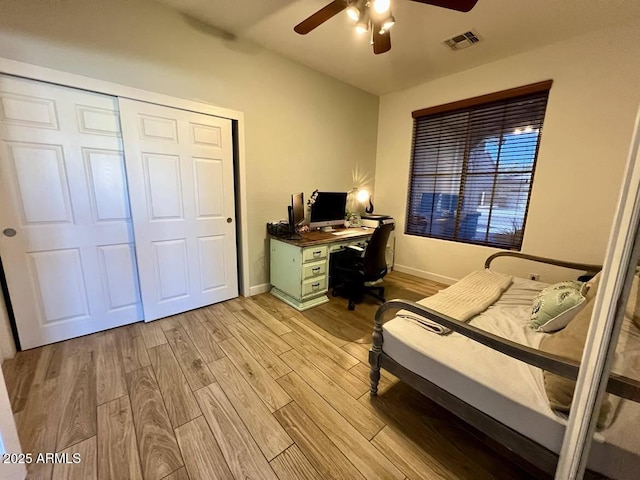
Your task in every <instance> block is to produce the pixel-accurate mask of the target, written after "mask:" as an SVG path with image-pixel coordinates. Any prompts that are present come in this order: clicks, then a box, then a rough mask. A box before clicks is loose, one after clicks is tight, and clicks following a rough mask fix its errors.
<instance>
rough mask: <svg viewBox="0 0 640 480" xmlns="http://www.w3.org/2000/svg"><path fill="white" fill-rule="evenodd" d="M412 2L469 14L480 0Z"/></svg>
mask: <svg viewBox="0 0 640 480" xmlns="http://www.w3.org/2000/svg"><path fill="white" fill-rule="evenodd" d="M411 1H412V2H418V3H426V4H427V5H435V6H436V7H442V8H448V9H449V10H457V11H458V12H468V11H469V10H471V9H472V8H473V7H475V6H476V3H478V0H411Z"/></svg>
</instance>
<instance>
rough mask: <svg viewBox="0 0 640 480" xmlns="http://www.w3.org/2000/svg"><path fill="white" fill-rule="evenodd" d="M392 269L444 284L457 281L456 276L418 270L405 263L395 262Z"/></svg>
mask: <svg viewBox="0 0 640 480" xmlns="http://www.w3.org/2000/svg"><path fill="white" fill-rule="evenodd" d="M393 269H394V270H397V271H398V272H402V273H408V274H409V275H415V276H416V277H420V278H426V279H427V280H433V281H434V282H438V283H444V284H446V285H453V284H454V283H456V282H457V281H458V279H456V278H451V277H445V276H444V275H438V274H437V273H432V272H427V271H425V270H418V269H417V268H412V267H407V266H405V265H399V264H397V263H396V264H395V265H394V266H393Z"/></svg>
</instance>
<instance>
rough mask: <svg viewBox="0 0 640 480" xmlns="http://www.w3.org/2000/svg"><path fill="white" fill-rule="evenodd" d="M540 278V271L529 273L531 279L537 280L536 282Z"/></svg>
mask: <svg viewBox="0 0 640 480" xmlns="http://www.w3.org/2000/svg"><path fill="white" fill-rule="evenodd" d="M539 279H540V274H539V273H530V274H529V280H535V281H536V282H537V281H538V280H539Z"/></svg>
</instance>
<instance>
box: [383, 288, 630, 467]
mask: <svg viewBox="0 0 640 480" xmlns="http://www.w3.org/2000/svg"><path fill="white" fill-rule="evenodd" d="M545 286H546V284H544V283H541V282H535V281H532V280H526V279H521V278H514V281H513V284H512V285H511V286H510V287H509V288H508V289H507V290H506V291H505V292H504V293H503V295H502V296H501V297H500V299H499V300H498V301H497V302H496V303H494V304H493V305H492V306H491V307H489V308H488V309H487V310H486V311H485V312H483V313H481V314H480V315H477V316H475V317H473V318H472V319H471V320H470V323H471V324H472V325H474V326H475V327H478V328H481V329H483V330H485V331H487V332H490V333H493V334H495V335H498V336H501V337H503V338H508V339H510V340H513V341H515V342H518V343H521V344H523V345H528V346H530V347H533V348H538V346H539V344H540V341H541V340H542V338H543V337H544V335H546V334H545V333H541V332H535V331H533V330H531V329H530V328H528V326H527V321H528V319H529V316H530V312H531V304H532V301H533V297H534V296H535V295H536V294H537V293H538V292H539V291H540V290H542V289H543V288H544V287H545ZM638 337H640V335H639V336H638ZM383 339H384V341H383V346H382V350H383V351H384V352H385V353H386V354H387V355H388V356H389V357H391V358H393V359H394V360H395V361H396V362H398V363H399V364H401V365H403V366H404V367H406V368H408V369H409V370H411V371H412V372H414V373H417V374H418V375H420V376H422V377H424V378H426V379H428V380H429V381H431V382H432V383H434V384H436V385H438V386H439V387H441V388H443V389H444V390H446V391H448V392H449V393H451V394H453V395H455V396H456V397H458V398H460V399H462V400H464V401H465V402H467V403H468V404H470V405H472V406H473V407H475V408H477V409H478V410H481V411H483V412H485V413H486V414H487V415H489V416H491V417H493V418H494V419H496V420H498V421H500V422H501V423H503V424H505V425H507V426H509V427H510V428H512V429H514V430H516V431H517V432H519V433H521V434H523V435H526V436H527V437H529V438H530V439H532V440H534V441H536V442H537V443H539V444H541V445H543V446H545V447H546V448H548V449H549V450H552V451H554V452H556V453H558V452H560V448H561V445H562V438H563V435H564V431H565V427H566V418H564V417H563V416H561V415H559V414H557V413H555V412H554V411H553V410H551V408H550V407H549V403H548V400H547V396H546V393H545V390H544V380H543V375H542V370H541V369H539V368H536V367H532V366H531V365H528V364H526V363H524V362H520V361H518V360H515V359H513V358H511V357H508V356H506V355H503V354H501V353H499V352H497V351H495V350H492V349H491V348H489V347H486V346H484V345H482V344H480V343H478V342H475V341H473V340H470V339H468V338H466V337H465V336H463V335H461V334H459V333H455V332H454V333H451V334H450V335H446V336H441V335H436V334H434V333H431V332H429V331H427V330H425V329H424V328H423V327H422V326H420V324H419V323H418V322H416V321H415V320H411V319H409V318H402V317H395V318H393V319H391V320H390V321H388V322H386V323H385V324H384V325H383ZM638 342H639V343H638V345H640V338H639V339H638ZM622 343H624V344H625V346H626V344H627V342H626V340H625V341H624V342H623V341H621V342H620V344H622ZM638 350H639V349H638V348H636V349H635V352H636V353H637V351H638ZM630 351H633V350H630ZM631 355H633V354H631ZM639 420H640V404H638V403H635V402H630V401H626V400H623V401H621V402H620V405H619V408H618V411H617V414H616V417H615V419H614V421H613V423H612V425H611V426H610V427H609V428H607V429H606V430H603V431H600V432H596V433H595V435H594V442H593V444H592V449H591V454H590V458H589V468H590V469H592V470H595V471H597V472H600V473H603V474H605V475H607V476H610V477H613V478H637V472H638V469H640V433H637V432H635V431H636V430H640V429H636V428H629V425H630V424H629V423H627V422H633V423H631V424H635V425H638V421H639Z"/></svg>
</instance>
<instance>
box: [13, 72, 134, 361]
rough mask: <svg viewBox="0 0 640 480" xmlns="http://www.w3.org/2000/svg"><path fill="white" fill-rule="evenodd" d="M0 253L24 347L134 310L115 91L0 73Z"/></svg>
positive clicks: (125, 318)
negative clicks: (100, 91)
mask: <svg viewBox="0 0 640 480" xmlns="http://www.w3.org/2000/svg"><path fill="white" fill-rule="evenodd" d="M0 255H1V256H2V262H3V265H4V269H5V273H6V277H7V284H8V288H9V294H10V297H11V301H12V305H13V310H14V314H15V317H16V323H17V327H18V334H19V338H20V343H21V346H22V348H23V349H25V348H32V347H37V346H40V345H44V344H47V343H52V342H57V341H60V340H65V339H68V338H72V337H77V336H80V335H85V334H88V333H93V332H96V331H99V330H105V329H108V328H113V327H117V326H120V325H125V324H127V323H132V322H135V321H138V320H141V319H142V306H141V302H140V294H139V287H138V277H137V269H136V259H135V256H136V253H135V248H134V237H133V228H132V223H131V216H130V209H129V200H128V192H127V180H126V174H125V163H124V154H123V145H122V139H121V132H120V123H119V119H118V103H117V99H116V98H114V97H109V96H105V95H99V94H94V93H89V92H84V91H80V90H75V89H70V88H64V87H59V86H54V85H49V84H44V83H39V82H34V81H28V80H24V79H18V78H13V77H9V76H3V75H0Z"/></svg>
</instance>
